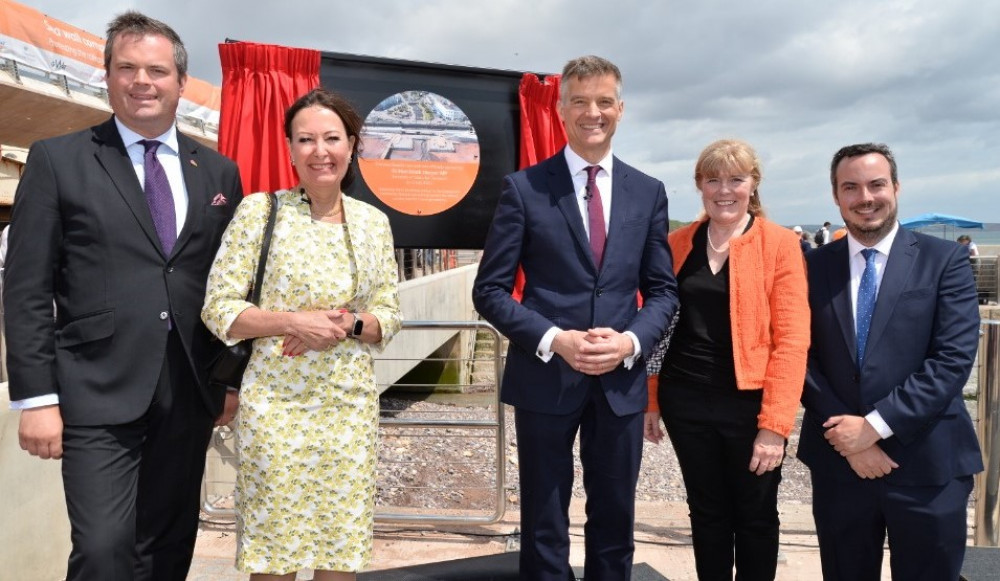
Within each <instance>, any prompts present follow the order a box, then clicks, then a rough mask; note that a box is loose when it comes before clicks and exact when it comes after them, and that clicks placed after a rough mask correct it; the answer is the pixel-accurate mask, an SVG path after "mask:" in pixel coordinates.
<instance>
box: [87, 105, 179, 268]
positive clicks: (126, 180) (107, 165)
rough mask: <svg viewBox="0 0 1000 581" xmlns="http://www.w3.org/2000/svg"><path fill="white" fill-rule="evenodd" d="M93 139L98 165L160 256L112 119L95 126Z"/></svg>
mask: <svg viewBox="0 0 1000 581" xmlns="http://www.w3.org/2000/svg"><path fill="white" fill-rule="evenodd" d="M94 137H95V141H96V142H97V151H96V152H95V154H94V155H95V156H96V157H97V161H98V163H100V164H101V166H102V167H103V168H104V171H106V172H107V173H108V177H110V178H111V181H112V182H114V184H115V189H117V190H118V194H119V195H121V197H122V199H123V200H124V201H125V204H126V205H127V206H128V207H129V209H130V210H131V211H132V215H133V216H135V219H136V221H137V222H138V223H139V226H140V227H141V228H142V230H143V232H145V233H146V237H147V238H149V241H150V243H151V244H153V245H154V246H155V247H156V248H157V250H159V251H160V253H161V254H162V253H163V249H162V247H161V246H160V239H159V237H158V236H157V235H156V226H154V225H153V216H152V214H150V212H149V204H148V203H147V202H146V195H145V194H144V193H143V191H142V185H141V184H140V183H139V180H138V178H136V175H135V169H133V167H132V160H131V159H129V156H128V152H127V151H125V143H124V142H123V141H122V137H121V135H119V133H118V128H117V127H116V126H115V121H114V118H113V117H112V118H111V119H109V120H108V121H106V122H104V123H103V124H101V125H98V126H97V128H96V129H95V130H94Z"/></svg>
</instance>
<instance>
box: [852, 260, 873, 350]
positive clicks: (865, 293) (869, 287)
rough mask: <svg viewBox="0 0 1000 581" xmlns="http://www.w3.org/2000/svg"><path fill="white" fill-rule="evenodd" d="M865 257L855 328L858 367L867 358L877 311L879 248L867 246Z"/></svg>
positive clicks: (859, 287)
mask: <svg viewBox="0 0 1000 581" xmlns="http://www.w3.org/2000/svg"><path fill="white" fill-rule="evenodd" d="M861 254H862V255H863V256H864V257H865V272H864V273H863V274H862V275H861V284H860V285H859V286H858V312H857V318H856V320H855V326H854V328H855V329H856V330H857V343H858V369H861V364H862V363H863V362H864V360H865V345H866V344H867V343H868V329H870V328H871V326H872V312H874V311H875V293H876V292H877V290H878V289H876V288H875V255H876V254H878V250H875V249H874V248H865V249H864V250H862V251H861Z"/></svg>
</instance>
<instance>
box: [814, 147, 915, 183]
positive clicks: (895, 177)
mask: <svg viewBox="0 0 1000 581" xmlns="http://www.w3.org/2000/svg"><path fill="white" fill-rule="evenodd" d="M869 153H877V154H879V155H881V156H882V157H884V158H885V160H886V161H888V162H889V176H890V177H891V178H892V184H893V185H895V186H898V185H899V174H898V172H897V171H896V158H895V156H893V155H892V150H891V149H889V146H888V145H886V144H884V143H856V144H854V145H847V146H844V147H841V148H840V151H838V152H837V153H835V154H833V162H832V163H830V183H831V184H833V191H834V192H836V191H837V166H838V165H840V162H842V161H844V159H846V158H848V157H859V156H862V155H868V154H869Z"/></svg>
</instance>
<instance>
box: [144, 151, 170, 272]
mask: <svg viewBox="0 0 1000 581" xmlns="http://www.w3.org/2000/svg"><path fill="white" fill-rule="evenodd" d="M139 143H141V144H142V146H143V147H145V148H146V154H145V156H143V168H144V171H145V173H146V183H145V185H144V187H143V189H144V190H145V192H146V203H148V204H149V212H150V214H152V215H153V225H154V226H156V235H157V236H158V237H159V239H160V245H161V246H162V247H163V253H164V254H166V255H167V256H170V251H171V250H173V249H174V242H176V241H177V214H176V212H175V211H174V195H173V194H172V193H171V192H170V182H169V181H168V180H167V172H165V171H163V166H162V165H160V160H158V159H156V149H157V148H158V147H160V142H159V141H156V140H149V139H143V140H141V141H139Z"/></svg>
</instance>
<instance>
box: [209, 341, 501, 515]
mask: <svg viewBox="0 0 1000 581" xmlns="http://www.w3.org/2000/svg"><path fill="white" fill-rule="evenodd" d="M441 331H446V332H450V331H454V334H453V335H452V337H453V339H452V340H449V341H446V342H445V343H444V345H443V346H442V347H441V348H439V349H437V350H436V351H435V352H434V353H432V354H431V355H430V356H429V357H422V358H420V360H419V361H420V364H421V366H422V367H421V366H418V368H416V369H414V371H412V372H410V373H408V374H407V375H406V376H404V377H403V378H402V380H400V381H398V382H396V383H395V384H394V385H393V387H394V388H395V390H396V392H401V395H399V396H398V397H391V396H386V397H383V404H384V405H383V409H382V411H381V414H380V419H379V440H380V446H379V463H378V478H377V482H376V513H375V521H376V522H379V523H408V524H435V525H443V524H444V525H447V524H459V525H460V524H489V523H494V522H497V521H499V520H500V519H501V518H503V515H504V511H505V508H506V496H505V493H506V478H505V470H506V431H505V427H504V408H503V404H501V402H500V395H499V393H500V392H499V386H500V380H501V376H502V373H503V353H502V344H503V338H502V337H501V335H500V334H499V333H498V332H497V331H496V330H495V329H494V328H493V327H492V326H491V325H490V324H488V323H485V322H481V321H461V322H437V321H412V322H405V323H404V324H403V330H402V332H405V333H418V332H428V333H432V334H434V336H435V337H440V335H441ZM463 334H472V339H471V340H469V338H468V337H463V336H462V335H463ZM437 342H438V340H437V339H435V343H437ZM396 360H397V361H398V360H401V359H396ZM378 361H393V360H392V359H384V358H380V359H379V360H378ZM376 365H377V363H376ZM435 378H437V379H435ZM442 379H443V380H442ZM381 387H386V386H380V388H381ZM442 392H445V393H442ZM431 393H433V395H431ZM415 450H420V453H419V454H418V453H416V452H415ZM208 462H209V465H208V466H206V473H205V478H204V479H203V481H202V510H203V512H205V513H206V514H207V515H209V516H212V517H224V518H226V517H233V516H235V510H234V508H233V503H232V495H233V489H234V486H235V447H234V438H233V433H232V431H231V430H229V429H228V428H225V427H223V428H217V429H216V432H215V434H214V436H213V442H212V446H211V448H210V455H209V459H208Z"/></svg>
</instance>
